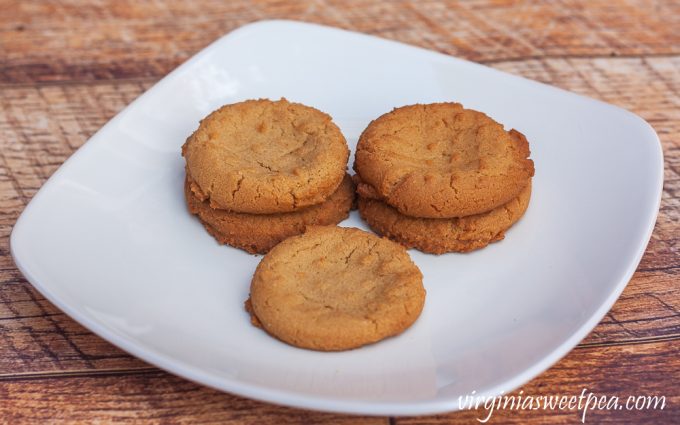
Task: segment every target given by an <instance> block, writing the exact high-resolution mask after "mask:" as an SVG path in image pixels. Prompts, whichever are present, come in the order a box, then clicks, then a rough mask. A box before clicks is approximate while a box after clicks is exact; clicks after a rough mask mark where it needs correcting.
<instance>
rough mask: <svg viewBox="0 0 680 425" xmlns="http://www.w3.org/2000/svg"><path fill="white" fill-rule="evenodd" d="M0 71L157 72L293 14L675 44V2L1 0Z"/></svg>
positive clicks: (517, 37)
mask: <svg viewBox="0 0 680 425" xmlns="http://www.w3.org/2000/svg"><path fill="white" fill-rule="evenodd" d="M0 7H2V13H0V46H2V50H3V52H2V54H3V58H4V60H3V61H2V62H0V82H5V83H16V82H34V81H55V80H78V81H82V80H91V79H119V78H138V77H160V76H163V75H165V74H166V73H167V72H168V71H170V70H171V69H172V68H174V67H176V66H177V65H178V64H180V63H181V62H183V61H184V60H186V59H187V58H189V57H190V56H191V55H192V54H193V53H195V52H197V51H198V50H200V49H201V48H203V47H205V46H206V45H207V44H208V43H210V42H212V41H213V40H215V39H216V38H218V37H219V36H221V35H223V34H225V33H227V32H229V31H231V30H232V29H234V28H237V27H239V26H241V25H243V24H246V23H248V22H253V21H257V20H260V19H296V20H302V21H308V22H315V23H320V24H325V25H332V26H336V27H340V28H346V29H350V30H355V31H361V32H365V33H369V34H375V35H379V36H381V37H385V38H389V39H394V40H398V41H402V42H406V43H410V44H415V45H418V46H422V47H425V48H428V49H434V50H438V51H441V52H444V53H448V54H453V55H456V56H460V57H464V58H467V59H471V60H475V61H493V62H498V61H504V60H523V59H528V58H537V57H541V58H544V57H556V56H557V57H564V56H617V55H618V56H631V55H636V56H637V55H677V54H678V53H680V31H678V30H677V28H679V27H680V3H678V2H674V1H631V2H620V1H619V2H611V1H607V0H596V1H586V0H583V1H550V2H532V1H523V2H518V1H512V0H505V1H502V0H501V1H499V0H475V1H465V2H458V1H415V0H412V1H379V2H375V1H370V0H350V1H343V0H316V1H308V2H293V1H278V0H257V1H228V2H227V1H222V0H211V1H201V2H200V3H196V2H179V1H174V2H134V1H131V0H125V1H115V2H114V1H99V2H80V1H75V0H74V1H60V2H39V1H19V0H17V1H5V2H3V3H2V6H0Z"/></svg>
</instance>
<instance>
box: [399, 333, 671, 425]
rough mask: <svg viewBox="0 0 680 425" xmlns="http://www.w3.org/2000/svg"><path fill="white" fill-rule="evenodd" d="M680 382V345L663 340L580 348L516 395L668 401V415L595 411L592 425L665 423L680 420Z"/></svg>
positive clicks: (527, 418)
mask: <svg viewBox="0 0 680 425" xmlns="http://www.w3.org/2000/svg"><path fill="white" fill-rule="evenodd" d="M679 379H680V342H678V341H663V342H654V343H645V344H639V345H632V346H617V347H589V348H580V349H575V350H573V351H572V352H571V353H569V354H568V355H567V356H566V357H565V358H564V359H562V360H561V361H560V362H559V363H557V364H556V365H555V366H553V367H552V368H551V369H550V370H548V371H547V372H545V373H544V374H543V375H541V377H540V378H538V379H535V380H533V381H531V382H529V383H528V384H527V385H525V386H523V387H522V389H521V390H518V391H515V392H514V393H512V395H519V391H523V393H522V394H523V395H527V396H528V395H531V396H542V395H543V396H550V395H562V394H564V395H569V396H571V395H579V394H581V391H582V390H583V389H586V390H587V391H589V392H592V393H593V394H595V395H596V396H602V395H607V396H609V397H611V396H617V397H619V398H620V399H621V400H623V403H625V400H626V398H627V397H628V396H631V395H633V396H638V395H648V396H653V395H657V396H665V397H666V407H665V408H664V409H663V410H640V411H628V410H625V408H624V409H621V410H610V411H607V410H599V411H597V410H592V411H588V412H587V413H586V423H592V424H601V423H607V424H662V423H667V424H671V423H678V421H680V393H678V391H677V389H675V388H671V387H669V385H668V382H678V380H679ZM487 415H488V412H487V411H486V410H485V409H483V408H481V409H478V410H467V411H462V412H456V413H452V414H451V413H449V414H446V415H437V416H424V417H417V418H397V420H396V423H397V424H399V425H426V424H427V425H441V424H471V423H479V422H477V420H476V419H477V418H482V419H483V418H485V417H486V416H487ZM581 415H582V412H579V411H576V410H572V411H569V410H566V411H560V410H557V409H556V410H547V411H536V410H499V411H496V412H493V413H492V419H491V420H490V421H489V422H488V423H493V424H525V423H531V422H536V423H541V424H575V423H581Z"/></svg>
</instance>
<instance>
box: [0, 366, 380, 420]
mask: <svg viewBox="0 0 680 425" xmlns="http://www.w3.org/2000/svg"><path fill="white" fill-rule="evenodd" d="M0 400H2V403H0V422H3V423H8V424H17V423H50V424H65V423H96V422H103V423H113V422H122V423H152V424H153V423H157V424H196V423H201V424H208V423H211V424H213V423H214V424H218V423H219V424H257V425H260V424H263V423H271V424H277V425H278V424H282V425H283V424H367V425H368V424H375V425H387V423H388V419H387V418H377V417H355V416H347V415H335V414H329V413H319V412H311V411H305V410H300V409H290V408H286V407H279V406H275V405H272V404H267V403H261V402H257V401H253V400H247V399H244V398H240V397H234V396H231V395H228V394H224V393H221V392H218V391H215V390H211V389H208V388H205V387H202V386H199V385H196V384H194V383H191V382H189V381H185V380H183V379H181V378H177V377H175V376H172V375H169V374H167V373H164V372H160V371H157V370H154V371H150V372H146V373H136V374H125V373H121V374H115V375H98V376H68V377H63V378H60V379H57V378H54V377H49V378H32V379H22V380H13V381H9V382H2V381H0Z"/></svg>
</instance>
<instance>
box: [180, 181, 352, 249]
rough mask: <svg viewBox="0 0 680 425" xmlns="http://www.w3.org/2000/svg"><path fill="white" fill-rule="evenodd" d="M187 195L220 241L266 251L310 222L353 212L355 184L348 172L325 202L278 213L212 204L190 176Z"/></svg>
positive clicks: (325, 222)
mask: <svg viewBox="0 0 680 425" xmlns="http://www.w3.org/2000/svg"><path fill="white" fill-rule="evenodd" d="M184 195H185V197H186V201H187V205H188V207H189V211H190V212H191V213H192V214H195V215H197V216H198V218H199V219H200V221H201V223H203V226H204V227H205V229H206V230H207V231H208V233H210V234H211V235H212V236H213V237H214V238H215V239H216V240H217V241H218V242H219V243H222V244H227V245H231V246H233V247H236V248H241V249H243V250H245V251H247V252H249V253H251V254H264V253H266V252H267V251H269V250H270V249H271V248H272V247H274V246H275V245H276V244H277V243H279V242H281V241H282V240H284V239H286V238H287V237H289V236H294V235H299V234H300V233H302V232H304V231H305V228H306V227H307V226H309V225H330V224H337V223H339V222H341V221H342V220H344V219H345V218H347V217H348V216H349V211H350V209H351V208H352V204H353V202H354V184H353V183H352V180H351V178H350V177H349V176H348V175H345V178H344V179H343V181H342V183H341V184H340V186H339V187H338V189H337V190H336V191H335V192H333V194H331V196H330V197H329V198H328V199H327V200H325V201H324V202H322V203H320V204H316V205H312V206H310V207H307V208H304V209H301V210H297V211H293V212H288V213H274V214H248V213H237V212H232V211H227V210H219V209H214V208H211V207H210V205H209V204H208V201H207V200H206V201H201V200H200V199H199V198H198V197H196V196H195V195H194V193H193V192H192V191H191V181H190V178H189V177H188V176H187V178H186V180H185V183H184Z"/></svg>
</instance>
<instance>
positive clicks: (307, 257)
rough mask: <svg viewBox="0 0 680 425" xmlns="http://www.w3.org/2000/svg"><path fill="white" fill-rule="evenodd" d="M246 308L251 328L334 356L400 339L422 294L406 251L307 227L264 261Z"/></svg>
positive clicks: (337, 230) (352, 233) (362, 235)
mask: <svg viewBox="0 0 680 425" xmlns="http://www.w3.org/2000/svg"><path fill="white" fill-rule="evenodd" d="M249 301H250V302H246V308H248V309H249V310H250V312H251V314H252V315H254V316H255V317H253V319H252V320H253V323H254V324H258V323H259V325H260V326H261V327H262V328H263V329H264V330H266V331H267V332H268V333H269V334H271V335H273V336H275V337H276V338H279V339H280V340H282V341H284V342H287V343H289V344H291V345H295V346H297V347H302V348H309V349H313V350H321V351H337V350H348V349H351V348H356V347H360V346H362V345H365V344H370V343H373V342H376V341H379V340H381V339H384V338H387V337H389V336H393V335H397V334H399V333H401V332H403V331H404V330H405V329H406V328H408V327H409V326H411V324H413V322H415V320H416V319H417V318H418V316H419V315H420V312H421V311H422V309H423V304H424V302H425V289H424V288H423V283H422V274H421V273H420V270H418V267H417V266H416V265H415V264H414V263H413V261H411V258H410V257H409V255H408V253H407V252H406V250H405V249H404V247H402V246H401V245H399V244H396V243H394V242H392V241H390V240H388V239H383V238H380V237H378V236H376V235H374V234H372V233H368V232H364V231H363V230H359V229H355V228H347V227H335V226H333V227H310V228H308V230H307V232H306V233H304V234H302V235H300V236H294V237H292V238H288V239H286V240H285V241H283V242H281V243H280V244H278V245H277V246H276V247H274V249H272V250H271V251H270V252H269V253H268V254H267V255H265V256H264V258H263V259H262V261H261V262H260V264H259V265H258V266H257V269H256V270H255V275H254V276H253V281H252V283H251V286H250V300H249Z"/></svg>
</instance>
